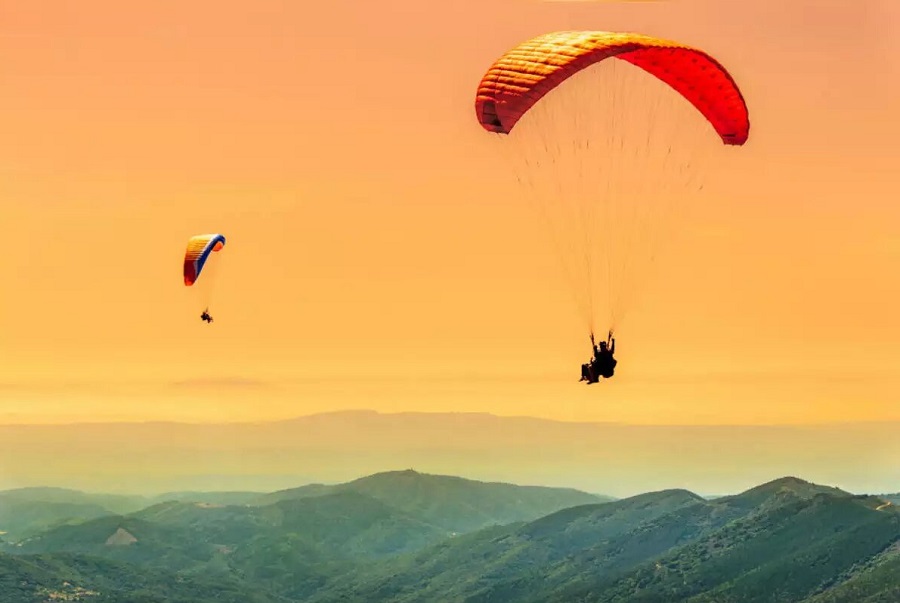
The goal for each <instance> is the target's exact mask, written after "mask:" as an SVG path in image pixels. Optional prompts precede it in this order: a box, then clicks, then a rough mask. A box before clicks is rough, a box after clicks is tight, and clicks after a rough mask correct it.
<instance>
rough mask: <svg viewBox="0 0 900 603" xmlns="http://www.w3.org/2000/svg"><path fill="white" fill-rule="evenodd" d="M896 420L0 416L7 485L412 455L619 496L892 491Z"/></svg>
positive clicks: (198, 484) (183, 475)
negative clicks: (768, 487) (27, 420)
mask: <svg viewBox="0 0 900 603" xmlns="http://www.w3.org/2000/svg"><path fill="white" fill-rule="evenodd" d="M898 432H900V423H896V422H895V423H868V424H866V423H860V424H848V425H807V426H787V425H785V426H690V425H685V426H652V425H620V424H611V423H566V422H562V421H552V420H544V419H536V418H528V417H499V416H494V415H490V414H485V413H395V414H384V413H377V412H373V411H346V412H334V413H326V414H318V415H310V416H306V417H300V418H297V419H292V420H286V421H276V422H257V423H236V424H185V423H165V422H153V423H114V424H77V425H26V426H23V425H0V459H2V458H16V459H19V460H18V461H17V462H16V463H9V464H7V465H6V466H4V467H3V471H2V472H0V488H2V487H11V486H14V485H15V486H21V485H41V484H54V485H60V486H65V487H69V488H75V489H78V490H85V491H100V492H102V491H109V490H110V489H112V488H113V486H114V487H115V488H116V489H117V490H119V491H122V492H134V493H144V494H146V493H148V492H166V491H168V492H181V491H192V490H193V491H217V492H223V491H245V490H249V491H256V492H272V491H274V490H282V489H287V488H293V487H295V486H297V484H304V483H323V484H336V483H343V482H347V481H350V480H353V479H356V478H358V477H360V476H362V475H369V474H372V473H376V472H378V471H383V470H384V469H385V468H388V467H390V468H394V467H412V468H415V469H416V470H417V471H421V472H425V473H430V474H440V475H452V474H460V473H462V474H464V475H466V476H468V477H471V478H473V479H479V480H484V481H500V482H509V483H518V484H538V485H545V486H557V487H575V488H578V489H580V490H583V491H586V492H594V493H602V494H606V495H611V496H617V497H623V496H630V495H632V494H636V493H640V492H647V491H651V490H658V489H661V488H673V487H686V488H688V489H690V490H691V491H693V492H697V493H699V494H721V493H723V492H738V491H742V490H745V489H747V488H749V487H751V486H753V485H754V484H759V483H764V482H767V481H770V480H772V479H774V478H776V477H779V476H782V475H790V474H799V475H803V476H805V477H807V478H808V479H811V480H813V481H815V482H820V483H831V484H840V485H841V486H842V487H844V488H845V489H848V490H851V491H862V492H878V491H881V492H884V491H887V492H893V491H896V490H897V486H896V484H894V483H891V482H890V481H889V480H887V478H885V479H884V480H881V481H879V480H878V479H877V476H879V475H881V476H891V475H894V473H893V466H892V459H896V458H900V438H897V437H896V434H897V433H898ZM88 442H89V443H90V444H89V445H87V444H86V443H88ZM63 451H64V452H63ZM673 451H677V453H673ZM125 459H127V462H126V460H125ZM101 465H102V466H103V467H104V471H103V472H102V473H98V472H96V471H94V470H93V469H94V468H95V467H98V466H101ZM136 465H140V466H141V467H144V468H145V471H142V472H140V473H136V472H134V470H133V468H134V466H136ZM862 466H864V467H867V471H865V472H859V471H857V470H856V468H857V467H862ZM173 467H177V468H178V471H177V472H176V471H174V470H173ZM882 468H883V469H882Z"/></svg>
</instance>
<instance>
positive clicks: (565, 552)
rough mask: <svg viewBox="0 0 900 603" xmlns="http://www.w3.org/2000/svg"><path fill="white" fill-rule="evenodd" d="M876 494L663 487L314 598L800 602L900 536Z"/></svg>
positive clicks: (393, 568)
mask: <svg viewBox="0 0 900 603" xmlns="http://www.w3.org/2000/svg"><path fill="white" fill-rule="evenodd" d="M874 502H875V501H874V500H873V499H871V497H854V496H852V495H850V494H847V493H845V492H841V491H838V490H834V489H830V488H825V487H821V486H816V485H814V484H808V483H807V482H803V481H802V480H793V479H785V480H777V481H776V482H772V483H769V484H765V485H763V486H761V487H758V488H754V489H752V490H749V491H747V492H745V493H743V494H741V495H737V496H729V497H723V498H719V499H715V500H713V501H708V500H704V499H702V498H700V497H699V496H696V495H694V494H691V493H689V492H685V491H678V490H675V491H665V492H659V493H653V494H648V495H642V496H638V497H634V498H630V499H624V500H621V501H617V502H614V503H608V504H603V505H588V506H584V507H577V508H573V509H566V510H564V511H561V512H558V513H555V514H553V515H550V516H548V517H545V518H542V519H540V520H537V521H535V522H531V523H528V524H523V525H518V526H509V527H506V528H497V529H494V530H485V531H482V532H477V533H475V534H471V535H469V536H467V537H463V538H460V539H458V540H456V541H454V542H447V543H442V544H440V545H438V546H435V547H430V548H428V549H425V550H423V551H421V552H419V553H417V554H415V555H412V556H407V557H404V558H401V559H396V560H391V561H390V562H388V563H385V564H384V565H383V566H380V567H375V568H370V569H369V570H368V571H366V572H365V573H363V574H360V575H359V576H357V577H355V578H353V579H351V580H348V581H347V583H345V584H343V585H342V586H341V588H339V589H332V590H330V591H328V592H322V593H320V594H319V596H318V597H316V598H315V599H314V600H316V601H339V600H340V601H423V602H424V601H429V600H435V599H436V598H440V600H442V601H448V602H450V601H466V602H468V603H476V602H479V601H485V602H487V601H507V600H509V601H513V600H514V601H534V602H538V601H555V600H559V601H597V602H601V601H602V602H625V601H636V602H637V601H646V602H649V601H659V602H667V601H687V600H691V601H696V602H697V603H700V602H701V601H703V602H712V601H741V602H743V601H747V602H750V601H799V600H800V599H802V598H803V597H805V596H809V595H811V594H814V593H815V592H816V589H817V588H820V587H821V585H822V584H823V583H825V582H826V581H827V580H833V579H834V578H835V577H836V576H839V575H841V573H842V572H845V571H847V570H848V569H849V568H851V567H853V566H855V565H856V564H859V563H862V562H864V561H866V560H868V559H871V558H872V557H873V556H875V555H877V554H879V553H880V551H883V550H884V549H885V548H887V547H889V546H891V543H894V542H897V540H898V539H900V531H898V530H900V528H898V524H897V514H896V513H893V512H889V513H888V512H885V511H884V510H882V511H876V510H875V508H876V507H875V505H874ZM776 584H778V585H780V586H779V589H778V592H775V589H774V587H773V585H776ZM767 597H769V598H767Z"/></svg>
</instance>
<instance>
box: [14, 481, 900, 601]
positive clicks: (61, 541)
mask: <svg viewBox="0 0 900 603" xmlns="http://www.w3.org/2000/svg"><path fill="white" fill-rule="evenodd" d="M66 496H71V495H70V494H66ZM248 497H251V498H248ZM182 498H183V500H168V501H167V502H161V503H158V504H154V505H152V506H149V507H146V508H142V509H140V510H139V511H136V512H133V513H130V514H128V515H106V516H101V517H97V518H94V519H88V520H84V521H82V522H80V523H77V524H74V525H61V526H57V527H54V528H52V529H49V530H46V531H44V532H41V533H40V534H37V535H34V536H32V537H29V538H26V539H24V540H22V541H21V542H17V543H12V544H0V547H2V550H5V551H7V552H10V553H15V556H9V555H0V576H2V577H0V595H3V596H0V600H2V601H4V602H5V601H7V600H10V601H12V602H13V603H16V602H17V601H20V600H21V601H25V600H27V601H32V600H34V601H46V600H50V599H51V597H56V598H60V597H69V598H70V599H72V598H74V597H78V596H81V597H82V599H83V600H85V601H94V600H98V601H100V600H102V601H114V600H115V601H118V600H127V601H137V602H140V601H170V600H171V601H189V600H190V601H198V602H201V603H202V602H204V601H211V600H217V601H232V600H233V601H237V600H246V601H251V602H256V601H259V602H260V603H264V602H265V603H268V602H269V601H279V602H280V603H281V602H284V603H287V602H290V603H300V602H310V603H326V602H337V601H341V602H347V603H353V602H359V603H362V602H366V603H370V602H371V603H379V602H396V603H400V602H403V603H412V602H423V603H424V602H429V601H442V602H447V603H454V602H466V603H488V602H503V601H516V602H520V601H521V602H524V603H538V602H543V601H567V602H568V601H572V602H573V603H578V602H581V603H587V602H596V603H626V602H628V603H630V602H635V603H651V602H653V603H657V602H658V603H670V602H671V603H677V602H689V603H714V602H715V603H763V602H766V603H770V602H771V603H780V602H785V603H786V602H791V603H851V602H852V603H856V602H857V601H861V602H863V603H888V602H890V603H895V602H896V601H898V600H900V599H898V598H897V595H898V591H900V573H898V570H900V510H898V509H900V508H898V506H896V505H893V504H890V502H889V501H888V500H886V498H885V497H883V496H881V497H875V496H864V495H862V496H861V495H854V494H850V493H848V492H844V491H842V490H839V489H837V488H832V487H828V486H821V485H817V484H813V483H809V482H806V481H803V480H801V479H797V478H790V477H789V478H782V479H778V480H775V481H772V482H768V483H766V484H762V485H760V486H757V487H755V488H751V489H749V490H747V491H745V492H742V493H741V494H737V495H730V496H720V497H716V498H714V499H706V498H702V497H700V496H697V495H696V494H694V493H692V492H689V491H687V490H663V491H659V492H651V493H648V494H642V495H639V496H634V497H631V498H626V499H622V500H616V501H610V502H598V501H599V500H602V498H600V497H595V496H592V495H589V494H585V493H582V492H578V491H571V490H564V489H544V488H527V487H521V486H512V485H509V484H490V483H483V482H474V481H471V480H465V479H461V478H452V477H447V476H433V475H423V474H419V473H416V472H413V471H401V472H389V473H381V474H376V475H373V476H369V477H366V478H362V479H359V480H355V481H353V482H348V483H346V484H339V485H336V486H326V485H313V486H307V487H303V488H298V489H293V490H288V491H281V492H276V493H272V494H270V495H265V496H258V495H255V494H252V493H243V492H239V493H224V494H223V496H222V497H221V498H219V499H218V500H219V501H222V502H207V501H211V500H216V497H215V496H214V495H205V494H202V493H201V494H200V495H196V494H192V493H184V496H183V497H182ZM201 498H202V499H205V500H197V499H201ZM248 500H252V502H253V504H247V501H248ZM226 501H235V502H240V504H223V503H224V502H226ZM583 501H587V503H586V504H585V503H584V502H583ZM566 502H574V504H569V505H568V506H564V507H562V508H559V506H560V505H564V504H565V503H566ZM47 504H70V503H64V502H58V503H47ZM543 506H545V507H548V508H550V509H551V511H549V512H547V513H543V514H541V515H540V516H538V517H529V515H532V514H534V513H537V512H538V509H539V508H541V507H543ZM523 516H525V517H527V519H526V520H521V519H517V518H520V517H523ZM509 518H513V519H512V520H509ZM500 521H504V522H505V523H503V524H502V525H500V524H499V522H500ZM477 526H486V527H482V528H481V529H478V528H477ZM4 572H6V573H7V574H8V575H9V576H13V578H8V576H3V573H4ZM138 574H139V577H135V576H136V575H138ZM4 587H6V588H9V589H10V592H11V593H13V594H14V596H10V597H7V596H5V595H6V592H4V591H3V590H2V589H3V588H4ZM78 589H87V590H89V591H91V592H92V593H93V592H94V591H96V592H97V593H100V594H90V595H88V594H87V592H86V591H83V590H81V591H80V590H78ZM242 596H243V597H244V598H243V599H242V598H241V597H242ZM29 597H31V598H29ZM98 597H99V598H98ZM103 597H106V598H105V599H104V598H103ZM116 597H118V598H116ZM192 597H193V598H192ZM73 600H74V599H73Z"/></svg>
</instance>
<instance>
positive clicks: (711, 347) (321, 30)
mask: <svg viewBox="0 0 900 603" xmlns="http://www.w3.org/2000/svg"><path fill="white" fill-rule="evenodd" d="M898 4H900V3H897V2H896V0H840V1H838V0H791V1H790V2H784V1H783V0H753V1H752V2H751V1H741V2H739V1H737V0H673V1H671V2H666V3H628V4H609V3H588V2H580V3H568V4H567V3H558V2H554V3H539V2H528V1H526V0H447V1H444V2H437V1H434V2H422V1H421V0H389V1H384V2H364V1H362V0H355V1H351V0H327V1H325V0H322V1H319V2H312V1H310V2H291V1H288V0H282V1H276V0H255V1H254V2H249V1H248V2H227V3H223V2H212V1H209V0H191V1H189V2H185V1H174V0H164V1H161V2H160V1H153V2H150V1H147V0H140V1H136V2H129V3H121V2H114V1H112V0H82V1H80V2H77V3H76V2H64V1H62V0H57V1H49V0H48V1H40V2H32V1H25V0H8V1H7V2H6V3H4V7H3V10H2V15H0V57H2V60H0V64H2V68H0V90H2V95H0V107H2V111H0V139H2V140H3V141H4V142H3V144H2V145H0V229H2V236H0V275H2V283H3V288H2V291H0V401H2V402H0V422H4V423H28V422H65V421H82V420H132V419H141V420H143V419H174V420H191V421H235V420H247V419H250V420H264V419H275V418H283V417H291V416H296V415H303V414H309V413H314V412H319V411H330V410H338V409H345V408H373V409H376V410H380V411H388V412H390V411H405V410H412V411H452V410H460V411H486V412H492V413H496V414H501V415H532V416H541V417H549V418H555V419H566V420H602V421H625V422H634V423H664V424H678V423H693V424H709V423H716V424H722V423H728V424H732V423H734V424H758V423H811V422H834V421H876V420H898V419H900V402H898V395H897V394H898V392H900V371H898V370H897V368H896V367H897V365H898V361H900V350H898V347H897V345H896V344H897V342H898V341H900V319H898V318H897V314H896V312H897V310H896V309H897V308H898V307H900V285H898V283H900V276H898V272H897V266H898V262H900V238H898V235H897V233H898V232H900V230H898V227H900V204H898V203H897V202H896V197H897V185H898V183H900V170H898V169H897V165H898V158H900V151H898V150H897V146H896V142H895V141H896V140H897V138H898V136H900V117H898V114H897V111H896V107H897V106H898V102H900V59H898V57H900V36H898V35H897V32H898V25H900V6H898ZM569 28H578V29H607V30H630V31H637V32H641V33H647V34H651V35H658V36H662V37H667V38H673V39H676V40H680V41H683V42H685V43H688V44H692V45H695V46H699V47H701V48H703V49H705V50H707V51H709V52H710V53H712V54H713V55H715V56H716V57H717V58H719V59H720V60H721V61H722V63H723V64H724V65H726V67H727V68H728V69H729V70H730V71H731V73H732V74H733V75H734V77H735V79H736V80H737V81H738V82H739V83H740V85H741V87H742V89H743V91H744V94H745V96H746V97H747V101H748V105H749V107H750V111H751V120H752V124H753V129H752V132H751V138H750V142H749V143H748V144H747V145H746V146H745V147H744V148H743V149H741V154H740V161H739V162H738V161H736V162H735V165H737V167H735V168H730V171H727V172H724V173H723V174H720V175H719V176H718V177H717V178H715V179H714V183H713V193H712V194H711V196H713V197H714V199H715V203H710V204H708V206H705V207H704V211H703V212H701V213H700V214H699V215H698V216H696V217H695V218H694V220H693V223H692V225H691V226H692V228H691V229H690V230H689V231H688V232H685V233H684V234H683V236H681V237H680V238H679V239H678V241H677V244H676V245H674V246H673V247H672V248H671V249H669V252H668V253H667V254H666V256H665V257H664V258H663V259H662V264H661V269H660V270H659V271H658V275H657V277H656V278H654V279H653V280H652V281H651V282H649V283H648V284H647V285H646V288H645V291H644V296H643V298H642V301H641V303H640V304H639V306H638V307H636V308H635V309H634V310H633V312H632V313H631V314H630V315H629V317H628V322H627V324H626V325H625V326H624V327H623V328H622V330H621V331H620V333H619V345H620V354H619V358H620V365H619V369H618V371H617V376H616V378H615V379H614V380H612V381H610V382H608V383H604V384H602V385H598V386H592V387H591V388H586V387H585V386H583V385H580V384H578V383H576V380H577V375H578V365H579V363H581V362H583V361H584V360H585V359H586V358H585V357H586V355H587V354H588V349H587V347H586V345H585V339H584V333H583V330H582V328H581V324H580V322H579V319H578V315H577V313H576V311H575V308H574V306H573V304H572V301H571V298H570V295H569V292H568V290H567V289H566V284H565V282H564V279H563V278H562V275H561V274H560V271H559V270H558V267H557V264H556V260H555V258H554V256H553V254H552V250H551V249H549V248H548V247H546V246H545V245H543V241H542V239H541V233H540V229H539V226H540V224H539V222H538V220H536V219H535V216H534V215H533V214H532V213H529V212H528V211H521V210H522V209H523V208H522V206H521V204H520V203H519V200H518V199H516V198H515V196H514V195H513V194H512V191H514V190H515V189H513V188H511V187H509V186H507V183H506V182H507V181H506V180H505V179H504V178H501V177H499V176H498V174H497V173H496V170H495V167H494V164H493V162H492V160H491V153H492V151H493V147H492V146H491V144H490V143H491V141H490V140H488V138H489V137H488V138H486V137H485V136H484V132H483V131H482V130H481V129H480V128H479V127H478V126H477V124H476V123H475V120H474V111H473V101H474V91H475V87H476V85H477V83H478V80H479V79H480V77H481V75H482V74H483V72H484V71H485V69H486V68H487V67H488V66H489V65H490V64H491V62H492V61H493V60H494V59H495V58H497V56H499V55H500V54H501V53H503V52H504V51H505V50H507V49H508V48H510V47H512V46H514V45H515V44H517V43H519V42H520V41H522V40H524V39H527V38H529V37H531V36H534V35H537V34H539V33H543V32H545V31H551V30H556V29H569ZM729 183H730V185H731V186H728V184H729ZM507 191H508V192H507ZM525 209H527V208H525ZM201 232H222V233H224V234H225V235H226V237H227V238H228V246H227V247H226V249H225V251H224V252H223V253H222V257H221V258H220V259H221V260H222V263H221V266H220V267H219V268H220V270H219V273H218V279H217V282H216V291H215V298H214V306H213V308H212V314H213V316H214V317H215V318H216V322H215V323H214V324H213V325H211V326H208V325H206V324H204V323H202V322H201V321H200V320H198V318H197V314H198V311H197V303H196V299H195V297H192V292H191V291H189V290H186V288H185V287H184V286H183V284H182V281H181V273H180V270H181V268H180V262H181V258H182V255H183V253H184V245H185V242H186V241H187V239H188V237H190V236H191V235H194V234H197V233H201Z"/></svg>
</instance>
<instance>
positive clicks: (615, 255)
mask: <svg viewBox="0 0 900 603" xmlns="http://www.w3.org/2000/svg"><path fill="white" fill-rule="evenodd" d="M609 58H614V59H618V60H617V61H606V60H605V59H609ZM648 76H650V77H648ZM475 113H476V117H477V119H478V123H479V125H480V126H481V127H482V128H483V129H484V130H486V131H487V132H490V133H492V134H494V135H495V136H496V137H497V138H499V139H501V142H500V143H499V145H498V146H499V147H502V150H503V151H504V154H507V155H509V159H511V160H512V163H513V166H512V167H513V169H514V172H515V175H516V178H517V180H518V182H519V184H520V185H521V186H522V187H523V188H524V190H525V193H526V195H525V197H526V198H530V199H531V200H533V201H534V203H535V205H536V208H537V209H538V210H539V213H540V215H541V216H542V218H544V220H545V221H546V222H547V224H548V226H549V231H550V232H549V234H550V237H551V240H552V242H553V244H554V245H555V247H556V250H557V251H558V253H559V255H560V260H561V261H562V263H563V268H564V272H565V276H566V277H567V279H568V281H569V284H570V286H571V288H572V290H573V294H574V296H575V298H576V303H577V304H578V306H579V309H580V311H581V314H582V317H583V319H584V321H585V323H586V326H587V329H588V333H589V334H590V338H591V344H592V352H593V358H592V360H591V362H589V363H588V364H585V365H582V381H587V382H588V383H595V382H597V380H599V378H600V377H603V378H610V377H612V376H613V374H614V370H615V365H616V363H617V361H616V360H615V359H614V358H613V353H614V350H615V340H614V338H613V333H614V332H615V330H616V328H617V327H618V326H619V324H620V322H621V320H622V319H623V317H624V315H625V313H626V311H627V310H628V309H630V307H631V305H632V304H633V302H634V298H635V297H636V290H637V288H638V286H639V285H641V284H643V281H644V280H645V279H646V274H645V273H646V272H648V271H649V267H650V264H651V263H652V262H653V260H654V258H655V257H656V254H657V247H658V244H659V243H660V239H661V238H663V237H664V236H665V235H669V234H671V233H672V232H674V231H677V230H679V229H678V228H676V227H675V226H674V225H673V220H674V212H673V210H674V209H679V208H683V207H685V206H686V205H688V201H689V200H690V198H691V197H695V196H697V194H698V193H699V192H700V191H701V190H702V189H703V182H702V179H701V178H700V176H701V175H702V174H701V169H700V168H701V166H702V165H703V164H704V161H701V159H706V157H701V155H703V153H706V154H708V155H711V154H713V153H718V152H720V151H719V150H720V149H722V148H723V146H725V147H734V146H741V145H743V144H744V143H745V142H746V141H747V138H748V136H749V132H750V121H749V114H748V111H747V105H746V103H745V101H744V98H743V96H742V94H741V91H740V90H739V88H738V86H737V84H736V83H735V81H734V79H733V78H732V77H731V75H730V74H729V73H728V72H727V71H726V70H725V68H724V67H723V66H722V65H721V64H720V63H719V62H718V61H717V60H716V59H715V58H713V57H712V56H710V55H708V54H706V53H705V52H703V51H701V50H698V49H695V48H691V47H688V46H685V45H683V44H680V43H678V42H673V41H669V40H663V39H659V38H654V37H651V36H646V35H641V34H633V33H615V32H604V31H565V32H554V33H548V34H545V35H541V36H538V37H536V38H533V39H531V40H528V41H526V42H524V43H522V44H520V45H519V46H517V47H515V48H513V49H511V50H509V51H508V52H507V53H505V54H504V55H503V56H501V57H500V58H499V59H497V60H496V61H495V62H494V64H493V65H492V66H491V67H490V68H489V69H488V71H487V72H486V73H485V75H484V77H483V78H482V79H481V82H480V83H479V85H478V90H477V94H476V98H475ZM498 150H499V149H498ZM599 323H604V324H603V329H604V330H607V329H608V330H609V336H608V338H607V341H605V342H600V345H599V346H597V345H594V333H595V332H596V331H597V327H598V326H600V324H599Z"/></svg>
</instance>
